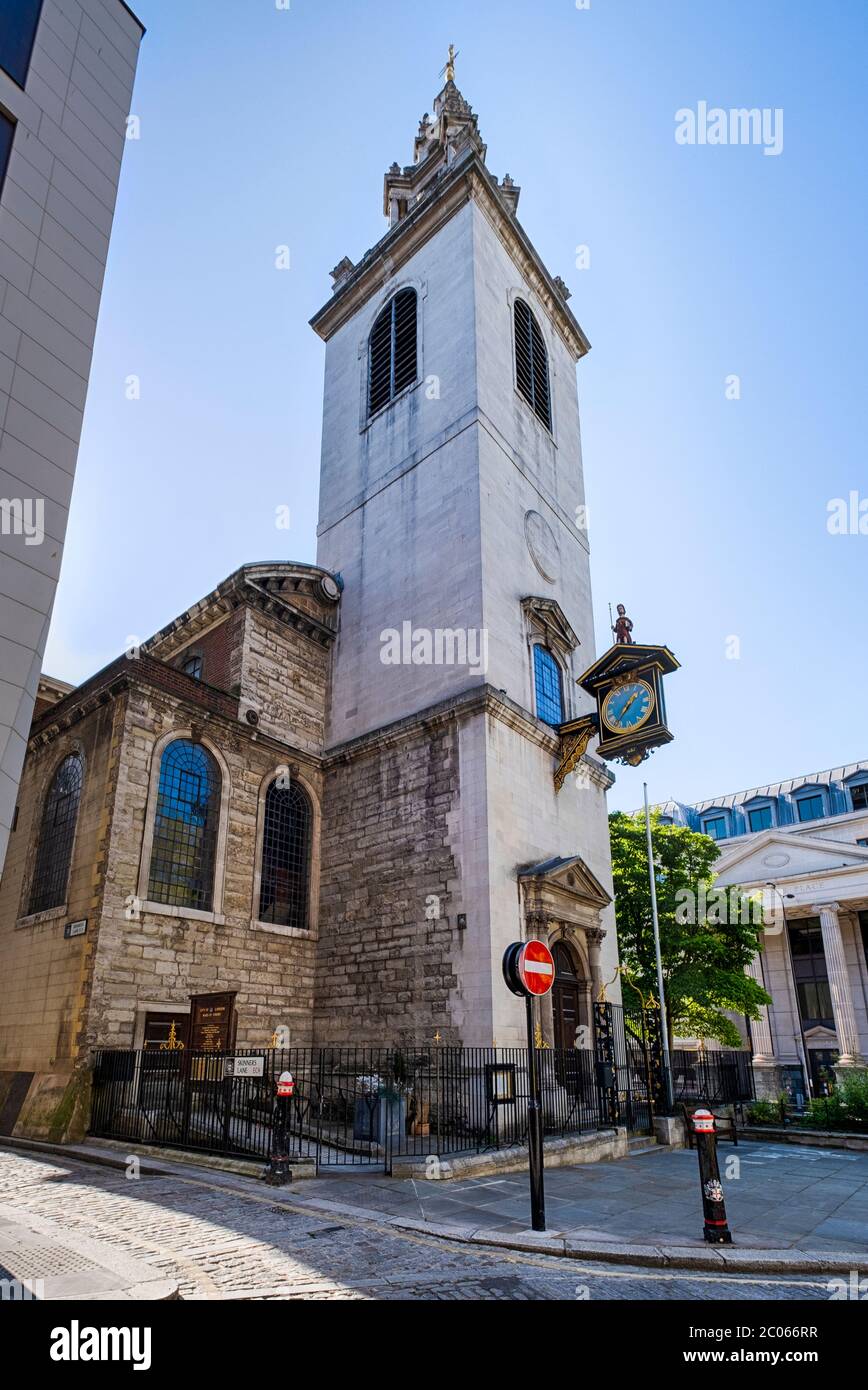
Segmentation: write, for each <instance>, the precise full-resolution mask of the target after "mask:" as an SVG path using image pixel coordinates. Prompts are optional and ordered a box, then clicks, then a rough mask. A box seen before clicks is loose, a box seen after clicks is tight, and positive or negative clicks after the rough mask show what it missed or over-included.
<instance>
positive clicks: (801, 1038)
mask: <svg viewBox="0 0 868 1390" xmlns="http://www.w3.org/2000/svg"><path fill="white" fill-rule="evenodd" d="M766 888H771V890H772V892H773V893H777V895H778V897H779V898H780V902H781V916H782V917H783V921H784V940H785V941H786V943H787V960H788V961H789V963H790V988H791V990H792V995H793V1008H794V1009H795V1014H794V1018H795V1020H796V1022H797V1024H798V1029H799V1031H798V1033H794V1034H793V1037H794V1038H796V1039H797V1041H798V1045H799V1060H800V1061H801V1064H802V1074H803V1076H804V1078H805V1091H806V1094H807V1095H808V1096H811V1095H813V1089H812V1087H811V1072H810V1069H809V1067H808V1053H807V1049H806V1048H805V1029H804V1025H803V1023H802V1011H801V1009H800V1008H799V993H798V990H797V989H796V971H795V967H794V965H793V947H792V942H791V941H790V926H789V922H788V921H787V905H786V903H785V902H784V894H783V893H782V892H781V890H780V888H779V887H778V885H777V884H776V883H772V882H771V881H769V882H768V883H767V884H766ZM786 896H787V897H788V898H793V899H795V893H787V895H786Z"/></svg>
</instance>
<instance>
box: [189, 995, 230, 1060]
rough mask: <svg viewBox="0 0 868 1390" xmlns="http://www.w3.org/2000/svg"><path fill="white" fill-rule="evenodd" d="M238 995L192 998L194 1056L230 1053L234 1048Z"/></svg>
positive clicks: (193, 996) (191, 1018) (191, 1026)
mask: <svg viewBox="0 0 868 1390" xmlns="http://www.w3.org/2000/svg"><path fill="white" fill-rule="evenodd" d="M235 993H236V991H235V990H231V991H227V992H226V993H225V994H191V995H190V1051H191V1052H229V1051H230V1050H231V1048H232V1047H233V1046H234V1043H235Z"/></svg>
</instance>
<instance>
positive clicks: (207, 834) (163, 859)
mask: <svg viewBox="0 0 868 1390" xmlns="http://www.w3.org/2000/svg"><path fill="white" fill-rule="evenodd" d="M219 817H220V771H219V769H218V767H217V764H216V762H215V761H214V759H213V758H212V756H211V754H210V753H209V752H208V750H207V749H206V748H203V747H202V745H201V744H200V743H192V742H191V741H190V740H189V739H176V740H175V742H174V743H170V744H169V746H168V748H166V750H165V752H164V753H163V757H162V760H161V762H160V785H159V789H158V792H157V810H156V817H155V821H154V842H153V848H152V850H151V868H150V876H149V880H148V897H149V899H150V900H151V901H152V902H156V903H169V904H171V905H173V906H175V907H189V908H197V909H198V910H200V911H202V912H209V911H210V910H211V906H212V903H213V900H214V858H215V849H216V845H217V824H218V820H219Z"/></svg>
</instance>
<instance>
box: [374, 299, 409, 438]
mask: <svg viewBox="0 0 868 1390" xmlns="http://www.w3.org/2000/svg"><path fill="white" fill-rule="evenodd" d="M368 358H369V360H368V414H369V415H374V414H375V413H376V412H377V411H378V410H381V409H382V408H383V406H384V405H388V404H389V401H393V400H394V399H395V397H396V396H397V395H398V393H399V392H400V391H403V389H404V387H405V386H410V385H411V383H412V382H414V381H415V380H416V291H415V290H409V289H408V290H399V291H398V293H397V294H396V295H395V297H394V298H393V299H390V300H389V303H388V304H387V305H386V307H385V308H384V309H382V310H381V311H380V313H379V314H378V315H377V317H376V319H375V320H374V326H373V328H372V329H371V337H370V344H369V354H368Z"/></svg>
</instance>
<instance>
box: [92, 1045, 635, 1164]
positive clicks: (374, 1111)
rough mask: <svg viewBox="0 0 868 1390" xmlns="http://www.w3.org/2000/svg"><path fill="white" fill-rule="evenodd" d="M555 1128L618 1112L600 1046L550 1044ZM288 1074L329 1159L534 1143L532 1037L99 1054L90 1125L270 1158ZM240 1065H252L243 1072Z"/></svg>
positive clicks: (322, 1159) (292, 1140)
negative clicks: (472, 1042)
mask: <svg viewBox="0 0 868 1390" xmlns="http://www.w3.org/2000/svg"><path fill="white" fill-rule="evenodd" d="M537 1055H538V1057H539V1063H540V1072H541V1085H542V1097H543V1124H544V1132H545V1134H546V1135H547V1136H567V1135H571V1134H581V1133H584V1132H587V1131H590V1130H595V1129H598V1128H600V1127H607V1126H608V1125H609V1124H610V1123H611V1122H610V1120H609V1119H608V1116H607V1114H606V1113H604V1107H602V1106H601V1091H600V1088H599V1083H598V1076H597V1071H596V1068H595V1065H594V1055H593V1053H592V1052H591V1051H589V1050H579V1049H573V1050H566V1051H564V1050H560V1049H548V1048H543V1049H540V1050H539V1052H538V1054H537ZM284 1071H289V1072H291V1073H292V1076H293V1080H294V1091H293V1096H292V1099H291V1101H289V1102H288V1106H289V1117H288V1138H289V1147H290V1150H291V1152H292V1154H293V1155H294V1156H296V1157H298V1158H311V1159H314V1160H315V1161H316V1162H317V1163H318V1164H319V1165H320V1166H328V1165H332V1164H335V1165H345V1164H370V1163H377V1164H383V1165H384V1166H385V1167H386V1168H387V1169H388V1168H389V1167H390V1166H391V1162H392V1160H393V1159H394V1158H397V1157H408V1158H413V1157H416V1158H420V1159H424V1158H425V1157H427V1156H429V1155H438V1156H440V1157H443V1156H447V1155H449V1154H466V1153H479V1152H481V1151H483V1150H486V1149H501V1148H505V1147H508V1146H509V1145H512V1144H522V1143H524V1142H525V1140H526V1128H527V1087H528V1069H527V1053H526V1051H525V1049H523V1048H515V1049H508V1048H496V1049H495V1048H459V1047H444V1046H440V1045H437V1046H435V1045H427V1046H422V1047H416V1048H413V1047H404V1048H368V1047H357V1048H348V1047H318V1048H288V1049H282V1050H281V1049H265V1050H262V1051H258V1052H253V1051H249V1052H242V1051H238V1052H232V1053H218V1052H208V1053H198V1052H189V1051H187V1050H182V1049H179V1050H177V1051H168V1050H166V1051H162V1050H159V1049H158V1050H154V1051H150V1050H148V1051H100V1052H98V1053H97V1054H96V1056H95V1060H94V1073H93V1095H92V1107H91V1124H90V1132H91V1134H93V1135H97V1136H101V1137H104V1138H113V1139H126V1140H129V1141H131V1142H135V1143H142V1144H157V1145H160V1146H170V1147H177V1148H183V1149H201V1150H205V1151H207V1152H211V1153H222V1154H227V1155H230V1156H236V1157H242V1158H251V1157H252V1158H261V1159H266V1158H267V1157H268V1155H269V1153H270V1151H271V1142H272V1124H273V1116H274V1103H275V1092H276V1080H277V1077H278V1076H279V1075H280V1074H281V1072H284ZM239 1073H241V1074H239Z"/></svg>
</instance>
